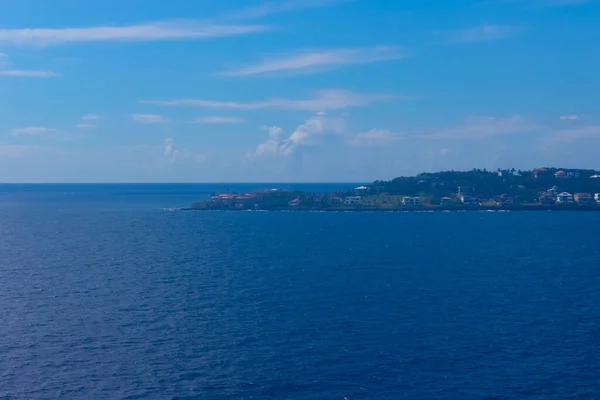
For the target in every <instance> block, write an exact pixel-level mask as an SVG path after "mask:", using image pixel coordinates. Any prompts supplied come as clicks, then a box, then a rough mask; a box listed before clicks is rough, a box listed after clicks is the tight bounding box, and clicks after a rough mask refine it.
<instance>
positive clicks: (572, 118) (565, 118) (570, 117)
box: [560, 114, 579, 121]
mask: <svg viewBox="0 0 600 400" xmlns="http://www.w3.org/2000/svg"><path fill="white" fill-rule="evenodd" d="M560 120H561V121H578V120H579V115H574V114H571V115H561V116H560Z"/></svg>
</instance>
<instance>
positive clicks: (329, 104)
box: [142, 89, 405, 111]
mask: <svg viewBox="0 0 600 400" xmlns="http://www.w3.org/2000/svg"><path fill="white" fill-rule="evenodd" d="M396 98H402V96H394V95H389V94H383V93H357V92H351V91H347V90H337V89H332V90H321V91H318V92H316V93H315V95H314V96H313V97H312V98H309V99H300V100H297V99H285V98H272V99H269V100H264V101H250V102H235V101H216V100H204V99H175V100H164V101H154V100H150V101H148V100H146V101H142V103H143V104H153V105H159V106H165V107H197V108H216V109H229V110H258V109H269V108H274V109H277V108H281V109H293V110H308V111H320V110H341V109H344V108H349V107H361V106H367V105H369V104H372V103H375V102H381V101H389V100H392V99H396ZM404 98H405V97H404Z"/></svg>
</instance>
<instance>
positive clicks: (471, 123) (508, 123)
mask: <svg viewBox="0 0 600 400" xmlns="http://www.w3.org/2000/svg"><path fill="white" fill-rule="evenodd" d="M541 129H542V126H540V125H538V124H536V123H533V122H530V121H528V120H527V119H525V118H523V117H521V116H518V115H517V116H512V117H506V118H496V117H467V118H466V119H465V121H464V123H463V124H462V125H458V126H455V127H451V128H446V129H441V130H438V131H435V132H432V133H427V134H424V135H421V137H422V138H425V139H450V140H465V139H484V138H489V137H492V136H496V135H506V134H519V133H530V132H538V131H540V130H541Z"/></svg>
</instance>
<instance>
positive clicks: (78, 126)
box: [76, 124, 96, 129]
mask: <svg viewBox="0 0 600 400" xmlns="http://www.w3.org/2000/svg"><path fill="white" fill-rule="evenodd" d="M76 128H77V129H96V125H94V124H77V125H76Z"/></svg>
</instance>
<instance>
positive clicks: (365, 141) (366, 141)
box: [348, 129, 402, 147]
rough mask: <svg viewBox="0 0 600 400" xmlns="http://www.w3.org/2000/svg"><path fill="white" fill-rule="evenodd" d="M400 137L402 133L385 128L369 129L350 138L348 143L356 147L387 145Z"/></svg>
mask: <svg viewBox="0 0 600 400" xmlns="http://www.w3.org/2000/svg"><path fill="white" fill-rule="evenodd" d="M401 137H402V135H400V134H398V133H394V132H392V131H390V130H387V129H371V130H370V131H368V132H365V133H360V134H358V135H355V136H354V137H352V138H350V140H349V141H348V144H349V145H351V146H358V147H362V146H378V145H389V144H391V143H393V142H395V141H397V140H398V139H400V138H401Z"/></svg>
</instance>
